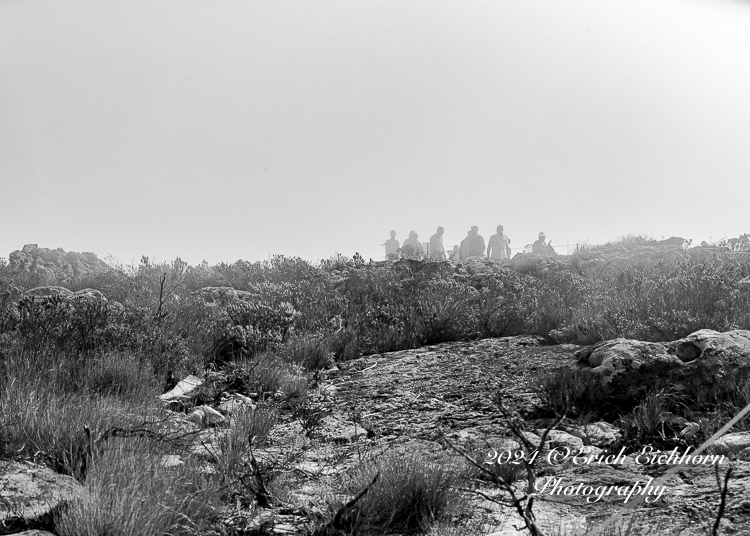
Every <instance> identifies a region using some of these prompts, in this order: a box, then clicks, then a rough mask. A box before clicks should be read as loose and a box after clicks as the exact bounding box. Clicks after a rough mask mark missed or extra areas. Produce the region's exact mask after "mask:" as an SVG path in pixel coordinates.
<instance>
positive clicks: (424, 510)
mask: <svg viewBox="0 0 750 536" xmlns="http://www.w3.org/2000/svg"><path fill="white" fill-rule="evenodd" d="M377 473H379V474H380V477H379V479H378V481H377V482H376V483H375V485H373V486H372V488H371V489H370V490H369V491H368V492H367V494H366V495H365V496H364V497H363V498H362V499H361V500H360V501H359V502H357V503H356V504H355V505H354V506H353V507H352V508H351V509H350V510H349V511H348V512H347V513H346V515H345V516H344V518H343V520H342V521H343V525H344V527H345V528H346V530H349V531H350V532H351V533H356V534H362V535H383V534H412V533H416V532H424V531H426V530H429V528H430V526H431V525H432V524H433V523H434V522H435V521H437V520H439V519H441V518H444V517H446V516H447V515H449V514H450V513H451V512H459V511H461V510H462V509H464V510H465V506H466V502H465V500H464V499H463V498H462V495H461V494H460V493H459V492H458V491H456V490H455V489H454V486H455V485H456V484H457V483H458V482H459V480H460V479H461V473H462V470H461V465H460V464H459V463H456V462H451V461H450V460H444V463H441V462H439V461H430V460H427V459H424V458H421V457H418V456H415V455H409V456H395V455H394V456H388V457H386V458H381V459H379V460H377V461H375V462H374V463H369V462H366V463H365V464H364V465H363V466H362V467H361V468H360V469H359V470H358V471H357V472H356V473H355V474H354V476H353V478H352V480H351V482H350V483H349V485H348V486H347V489H348V491H349V492H351V493H352V494H354V493H356V492H358V491H359V490H361V489H363V488H364V487H366V486H367V485H368V484H370V483H371V482H372V479H373V477H374V475H375V474H377Z"/></svg>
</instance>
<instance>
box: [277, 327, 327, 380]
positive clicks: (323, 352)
mask: <svg viewBox="0 0 750 536" xmlns="http://www.w3.org/2000/svg"><path fill="white" fill-rule="evenodd" d="M329 340H330V337H329V336H326V335H320V334H317V333H313V334H309V335H294V336H292V337H290V338H289V339H288V340H287V341H286V343H285V344H284V347H283V350H282V352H281V355H282V356H283V357H284V358H286V359H287V360H289V361H290V362H292V363H296V364H298V365H300V366H301V367H302V368H304V369H305V370H308V371H316V370H322V369H326V368H330V367H331V366H332V365H333V352H332V351H331V349H330V343H329Z"/></svg>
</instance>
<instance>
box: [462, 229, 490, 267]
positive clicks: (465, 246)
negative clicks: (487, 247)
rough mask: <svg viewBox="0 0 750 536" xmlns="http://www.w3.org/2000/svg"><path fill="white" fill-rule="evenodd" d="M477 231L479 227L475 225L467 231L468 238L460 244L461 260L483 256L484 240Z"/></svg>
mask: <svg viewBox="0 0 750 536" xmlns="http://www.w3.org/2000/svg"><path fill="white" fill-rule="evenodd" d="M478 231H479V227H477V226H476V225H475V226H474V227H472V228H471V231H469V236H467V237H466V238H464V239H463V241H462V242H461V251H460V255H461V258H462V259H468V258H470V257H482V256H484V238H482V237H481V236H480V235H479V233H478Z"/></svg>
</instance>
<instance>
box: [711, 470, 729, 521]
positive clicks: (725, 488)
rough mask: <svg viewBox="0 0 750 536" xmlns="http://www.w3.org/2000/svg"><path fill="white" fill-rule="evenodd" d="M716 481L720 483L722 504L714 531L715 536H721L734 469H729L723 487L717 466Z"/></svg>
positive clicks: (720, 504)
mask: <svg viewBox="0 0 750 536" xmlns="http://www.w3.org/2000/svg"><path fill="white" fill-rule="evenodd" d="M715 467H716V481H717V483H719V489H720V490H721V502H719V511H718V512H717V513H716V522H715V523H714V529H713V531H712V533H711V534H712V535H713V536H719V525H720V524H721V518H722V516H723V515H724V509H725V508H726V504H727V491H728V490H729V477H731V476H732V468H731V467H730V468H729V469H727V472H726V474H725V475H724V485H723V486H722V485H721V483H720V482H719V466H718V465H716V466H715Z"/></svg>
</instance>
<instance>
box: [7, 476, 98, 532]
mask: <svg viewBox="0 0 750 536" xmlns="http://www.w3.org/2000/svg"><path fill="white" fill-rule="evenodd" d="M84 493H85V491H84V488H83V486H81V485H80V484H79V483H78V482H77V481H76V480H75V479H74V478H73V477H70V476H66V475H61V474H58V473H55V472H54V471H52V470H51V469H48V468H46V467H41V466H38V465H34V464H31V463H19V462H0V525H2V524H3V523H6V522H8V521H9V520H14V519H35V518H39V517H40V516H43V515H45V514H47V513H49V512H50V511H51V510H52V509H53V508H55V507H56V506H58V505H59V504H61V503H62V502H65V501H68V500H71V499H74V498H76V497H80V496H81V495H83V494H84Z"/></svg>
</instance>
